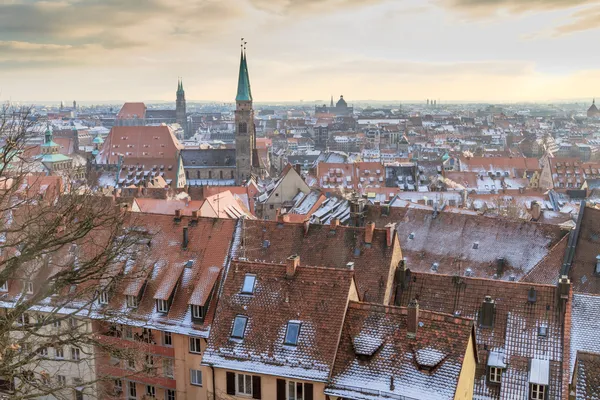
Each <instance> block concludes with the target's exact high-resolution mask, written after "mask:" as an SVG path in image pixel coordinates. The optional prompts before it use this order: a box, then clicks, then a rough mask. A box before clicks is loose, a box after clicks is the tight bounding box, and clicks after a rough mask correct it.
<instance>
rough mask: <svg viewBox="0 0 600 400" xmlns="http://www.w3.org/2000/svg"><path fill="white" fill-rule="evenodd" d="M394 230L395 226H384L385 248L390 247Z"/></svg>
mask: <svg viewBox="0 0 600 400" xmlns="http://www.w3.org/2000/svg"><path fill="white" fill-rule="evenodd" d="M395 230H396V224H395V223H393V222H390V223H389V224H387V225H386V226H385V239H386V244H387V247H392V243H393V242H394V231H395Z"/></svg>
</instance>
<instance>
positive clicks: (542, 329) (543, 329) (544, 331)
mask: <svg viewBox="0 0 600 400" xmlns="http://www.w3.org/2000/svg"><path fill="white" fill-rule="evenodd" d="M538 336H540V337H546V336H548V326H546V325H540V326H538Z"/></svg>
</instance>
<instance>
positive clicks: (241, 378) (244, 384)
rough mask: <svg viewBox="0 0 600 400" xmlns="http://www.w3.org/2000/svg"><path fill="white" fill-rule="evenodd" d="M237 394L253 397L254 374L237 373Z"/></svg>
mask: <svg viewBox="0 0 600 400" xmlns="http://www.w3.org/2000/svg"><path fill="white" fill-rule="evenodd" d="M240 384H241V386H240ZM240 388H242V390H240ZM248 388H249V389H250V390H249V391H248V390H247V389H248ZM235 394H236V395H237V396H249V397H252V375H247V374H235Z"/></svg>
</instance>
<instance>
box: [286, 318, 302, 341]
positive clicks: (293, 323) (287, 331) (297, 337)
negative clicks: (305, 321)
mask: <svg viewBox="0 0 600 400" xmlns="http://www.w3.org/2000/svg"><path fill="white" fill-rule="evenodd" d="M291 326H294V327H296V326H297V327H298V334H297V335H296V337H295V339H296V341H295V343H292V342H290V341H288V333H290V327H291ZM301 328H302V324H301V323H300V322H288V323H287V327H286V328H285V336H284V337H283V344H285V345H287V346H298V341H299V340H300V329H301Z"/></svg>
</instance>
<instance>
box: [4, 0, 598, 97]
mask: <svg viewBox="0 0 600 400" xmlns="http://www.w3.org/2000/svg"><path fill="white" fill-rule="evenodd" d="M599 28H600V0H126V1H122V0H0V101H6V100H9V99H10V100H13V101H18V102H27V101H60V100H65V101H68V102H70V101H72V100H78V101H110V100H119V101H150V100H166V101H172V100H174V98H175V91H176V89H177V79H178V77H182V78H183V83H184V88H185V91H186V97H187V99H188V101H193V100H197V101H219V102H232V101H233V99H234V97H235V93H236V85H237V73H238V66H239V53H240V38H242V37H243V38H244V40H245V41H246V42H247V54H248V69H249V72H250V79H251V83H252V94H253V97H254V100H255V101H258V102H269V101H300V100H303V101H314V100H317V99H318V100H323V101H327V102H328V101H329V98H330V96H332V95H333V96H334V98H335V99H337V98H339V96H340V95H342V94H343V95H344V98H345V99H346V100H347V101H348V102H349V103H352V101H359V100H363V101H364V100H390V101H391V100H395V101H406V102H408V101H425V99H436V100H438V101H439V102H442V103H443V102H444V101H485V102H521V101H553V100H568V99H589V101H590V102H591V100H592V98H593V97H595V96H598V97H600V52H599V51H598V43H599V42H600V29H599Z"/></svg>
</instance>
